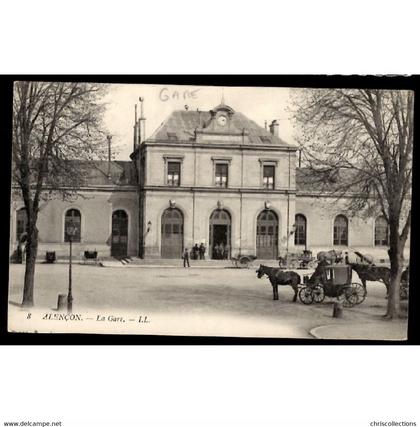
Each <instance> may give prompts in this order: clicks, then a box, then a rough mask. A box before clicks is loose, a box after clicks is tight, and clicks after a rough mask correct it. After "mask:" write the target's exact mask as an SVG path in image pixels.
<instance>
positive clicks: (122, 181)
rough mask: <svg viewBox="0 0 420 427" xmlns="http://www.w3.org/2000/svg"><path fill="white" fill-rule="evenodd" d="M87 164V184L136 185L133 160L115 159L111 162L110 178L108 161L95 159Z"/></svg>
mask: <svg viewBox="0 0 420 427" xmlns="http://www.w3.org/2000/svg"><path fill="white" fill-rule="evenodd" d="M86 166H87V170H86V172H87V177H86V181H87V182H86V184H87V185H109V184H114V185H136V174H135V169H134V164H133V162H132V161H122V160H114V161H112V162H111V168H110V175H111V179H108V161H106V160H95V161H92V162H89V164H88V165H86Z"/></svg>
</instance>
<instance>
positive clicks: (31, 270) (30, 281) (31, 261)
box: [22, 226, 38, 307]
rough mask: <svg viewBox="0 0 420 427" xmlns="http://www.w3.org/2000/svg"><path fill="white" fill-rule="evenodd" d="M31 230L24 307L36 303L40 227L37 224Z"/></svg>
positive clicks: (28, 243)
mask: <svg viewBox="0 0 420 427" xmlns="http://www.w3.org/2000/svg"><path fill="white" fill-rule="evenodd" d="M31 228H32V230H29V233H28V240H27V242H26V269H25V282H24V286H23V299H22V306H23V307H33V305H34V277H35V262H36V256H37V253H38V229H37V228H36V226H34V227H31Z"/></svg>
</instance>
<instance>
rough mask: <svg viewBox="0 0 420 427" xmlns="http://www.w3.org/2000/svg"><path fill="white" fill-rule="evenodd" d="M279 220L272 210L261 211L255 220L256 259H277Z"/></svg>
mask: <svg viewBox="0 0 420 427" xmlns="http://www.w3.org/2000/svg"><path fill="white" fill-rule="evenodd" d="M278 236H279V220H278V218H277V215H276V213H275V212H273V211H272V210H269V209H266V210H263V211H262V212H261V213H260V214H259V215H258V218H257V258H260V259H277V257H278V242H279V237H278Z"/></svg>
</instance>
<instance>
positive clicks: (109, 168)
mask: <svg viewBox="0 0 420 427" xmlns="http://www.w3.org/2000/svg"><path fill="white" fill-rule="evenodd" d="M106 139H107V140H108V179H109V180H111V139H112V136H111V135H107V137H106Z"/></svg>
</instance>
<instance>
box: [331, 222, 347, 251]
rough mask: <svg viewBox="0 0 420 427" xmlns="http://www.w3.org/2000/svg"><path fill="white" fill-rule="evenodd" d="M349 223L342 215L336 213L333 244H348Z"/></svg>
mask: <svg viewBox="0 0 420 427" xmlns="http://www.w3.org/2000/svg"><path fill="white" fill-rule="evenodd" d="M348 244H349V223H348V220H347V218H346V217H345V216H344V215H337V216H336V217H335V220H334V245H337V246H348Z"/></svg>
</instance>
